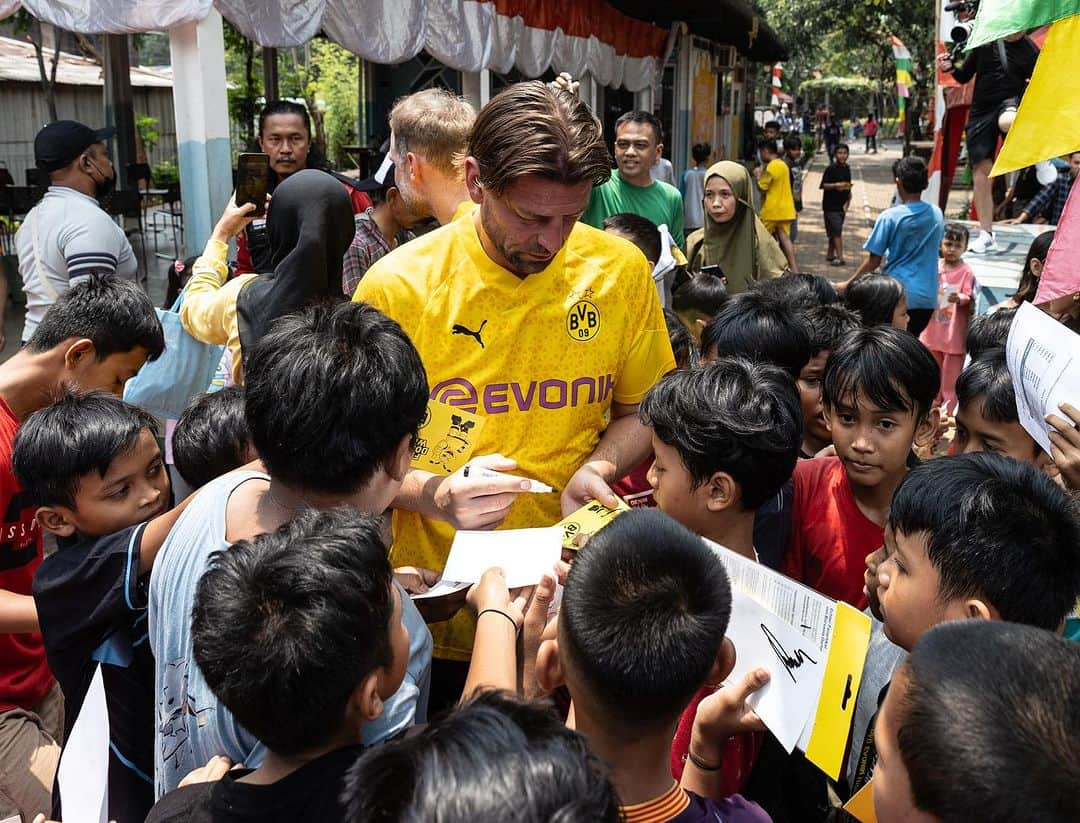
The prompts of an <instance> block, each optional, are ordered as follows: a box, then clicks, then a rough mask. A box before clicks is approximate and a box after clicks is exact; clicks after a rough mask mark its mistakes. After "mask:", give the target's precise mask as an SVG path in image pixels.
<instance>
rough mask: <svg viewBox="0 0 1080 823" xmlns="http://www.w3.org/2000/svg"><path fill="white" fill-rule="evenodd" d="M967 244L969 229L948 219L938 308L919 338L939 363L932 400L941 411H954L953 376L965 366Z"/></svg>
mask: <svg viewBox="0 0 1080 823" xmlns="http://www.w3.org/2000/svg"><path fill="white" fill-rule="evenodd" d="M967 244H968V230H967V229H966V228H965V227H964V226H963V225H961V224H960V223H949V224H948V225H947V226H946V227H945V236H944V238H943V239H942V241H941V263H940V273H939V276H940V283H939V285H938V298H937V309H936V310H935V311H934V313H933V315H932V316H931V318H930V322H929V323H928V324H927V326H926V328H925V329H923V333H922V334H921V335H920V336H919V339H920V340H921V341H922V342H923V345H924V346H926V348H928V349H930V353H931V354H932V355H934V359H935V360H937V362H938V366H940V367H941V391H940V392H938V396H937V399H936V401H935V402H937V403H939V404H944V409H943V411H945V412H947V413H948V414H952V413H953V412H955V411H956V378H957V377H959V376H960V370H961V369H963V367H964V340H965V338H966V337H967V329H968V319H969V318H970V317H971V307H972V306H971V304H972V301H973V300H974V290H975V272H973V271H972V270H971V266H969V265H968V264H967V263H965V262H964V261H963V260H961V259H960V257H961V255H962V254H963V253H964V250H965V249H966V248H967Z"/></svg>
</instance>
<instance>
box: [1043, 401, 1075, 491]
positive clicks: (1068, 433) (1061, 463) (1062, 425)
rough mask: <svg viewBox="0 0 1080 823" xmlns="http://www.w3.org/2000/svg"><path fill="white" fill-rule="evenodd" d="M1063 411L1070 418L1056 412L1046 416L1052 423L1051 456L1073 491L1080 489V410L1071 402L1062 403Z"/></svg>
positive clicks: (1063, 478)
mask: <svg viewBox="0 0 1080 823" xmlns="http://www.w3.org/2000/svg"><path fill="white" fill-rule="evenodd" d="M1059 408H1060V409H1061V413H1062V414H1064V415H1065V416H1066V417H1068V418H1069V421H1071V422H1067V421H1066V420H1063V419H1062V418H1060V417H1058V416H1057V415H1056V414H1050V415H1047V417H1046V422H1047V424H1049V425H1050V427H1051V428H1050V456H1051V457H1052V458H1053V459H1054V465H1055V466H1057V467H1058V470H1059V471H1060V472H1061V479H1062V480H1063V481H1065V485H1066V486H1068V487H1069V488H1070V489H1072V490H1073V491H1080V430H1078V428H1080V410H1077V408H1076V407H1075V406H1072V405H1070V404H1069V403H1062V404H1061V406H1060V407H1059Z"/></svg>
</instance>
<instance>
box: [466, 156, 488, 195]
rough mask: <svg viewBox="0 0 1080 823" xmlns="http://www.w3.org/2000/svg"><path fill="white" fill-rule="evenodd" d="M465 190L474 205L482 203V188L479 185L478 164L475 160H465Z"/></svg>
mask: <svg viewBox="0 0 1080 823" xmlns="http://www.w3.org/2000/svg"><path fill="white" fill-rule="evenodd" d="M465 188H467V189H468V190H469V197H470V198H472V201H473V202H474V203H483V202H484V187H483V185H482V184H481V183H480V164H479V163H478V162H477V161H476V158H475V157H473V156H471V155H470V156H469V157H466V158H465Z"/></svg>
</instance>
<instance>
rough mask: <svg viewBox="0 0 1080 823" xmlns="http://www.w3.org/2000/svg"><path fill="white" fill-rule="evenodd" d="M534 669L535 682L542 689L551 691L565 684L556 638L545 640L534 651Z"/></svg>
mask: <svg viewBox="0 0 1080 823" xmlns="http://www.w3.org/2000/svg"><path fill="white" fill-rule="evenodd" d="M535 671H536V682H537V683H539V684H540V688H542V689H544V691H549V692H551V691H554V690H555V689H557V688H559V686H563V685H565V684H566V674H565V672H563V664H562V654H561V653H560V651H559V640H558V638H553V639H551V640H545V641H544V642H543V643H541V644H540V648H539V649H537V651H536V670H535Z"/></svg>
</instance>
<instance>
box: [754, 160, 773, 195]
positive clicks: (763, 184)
mask: <svg viewBox="0 0 1080 823" xmlns="http://www.w3.org/2000/svg"><path fill="white" fill-rule="evenodd" d="M757 184H758V188H759V189H761V190H762V191H768V190H769V186H771V185H772V175H771V174H769V167H768V166H765V168H764V169H762V171H761V176H760V177H759V178H758V181H757Z"/></svg>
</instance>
